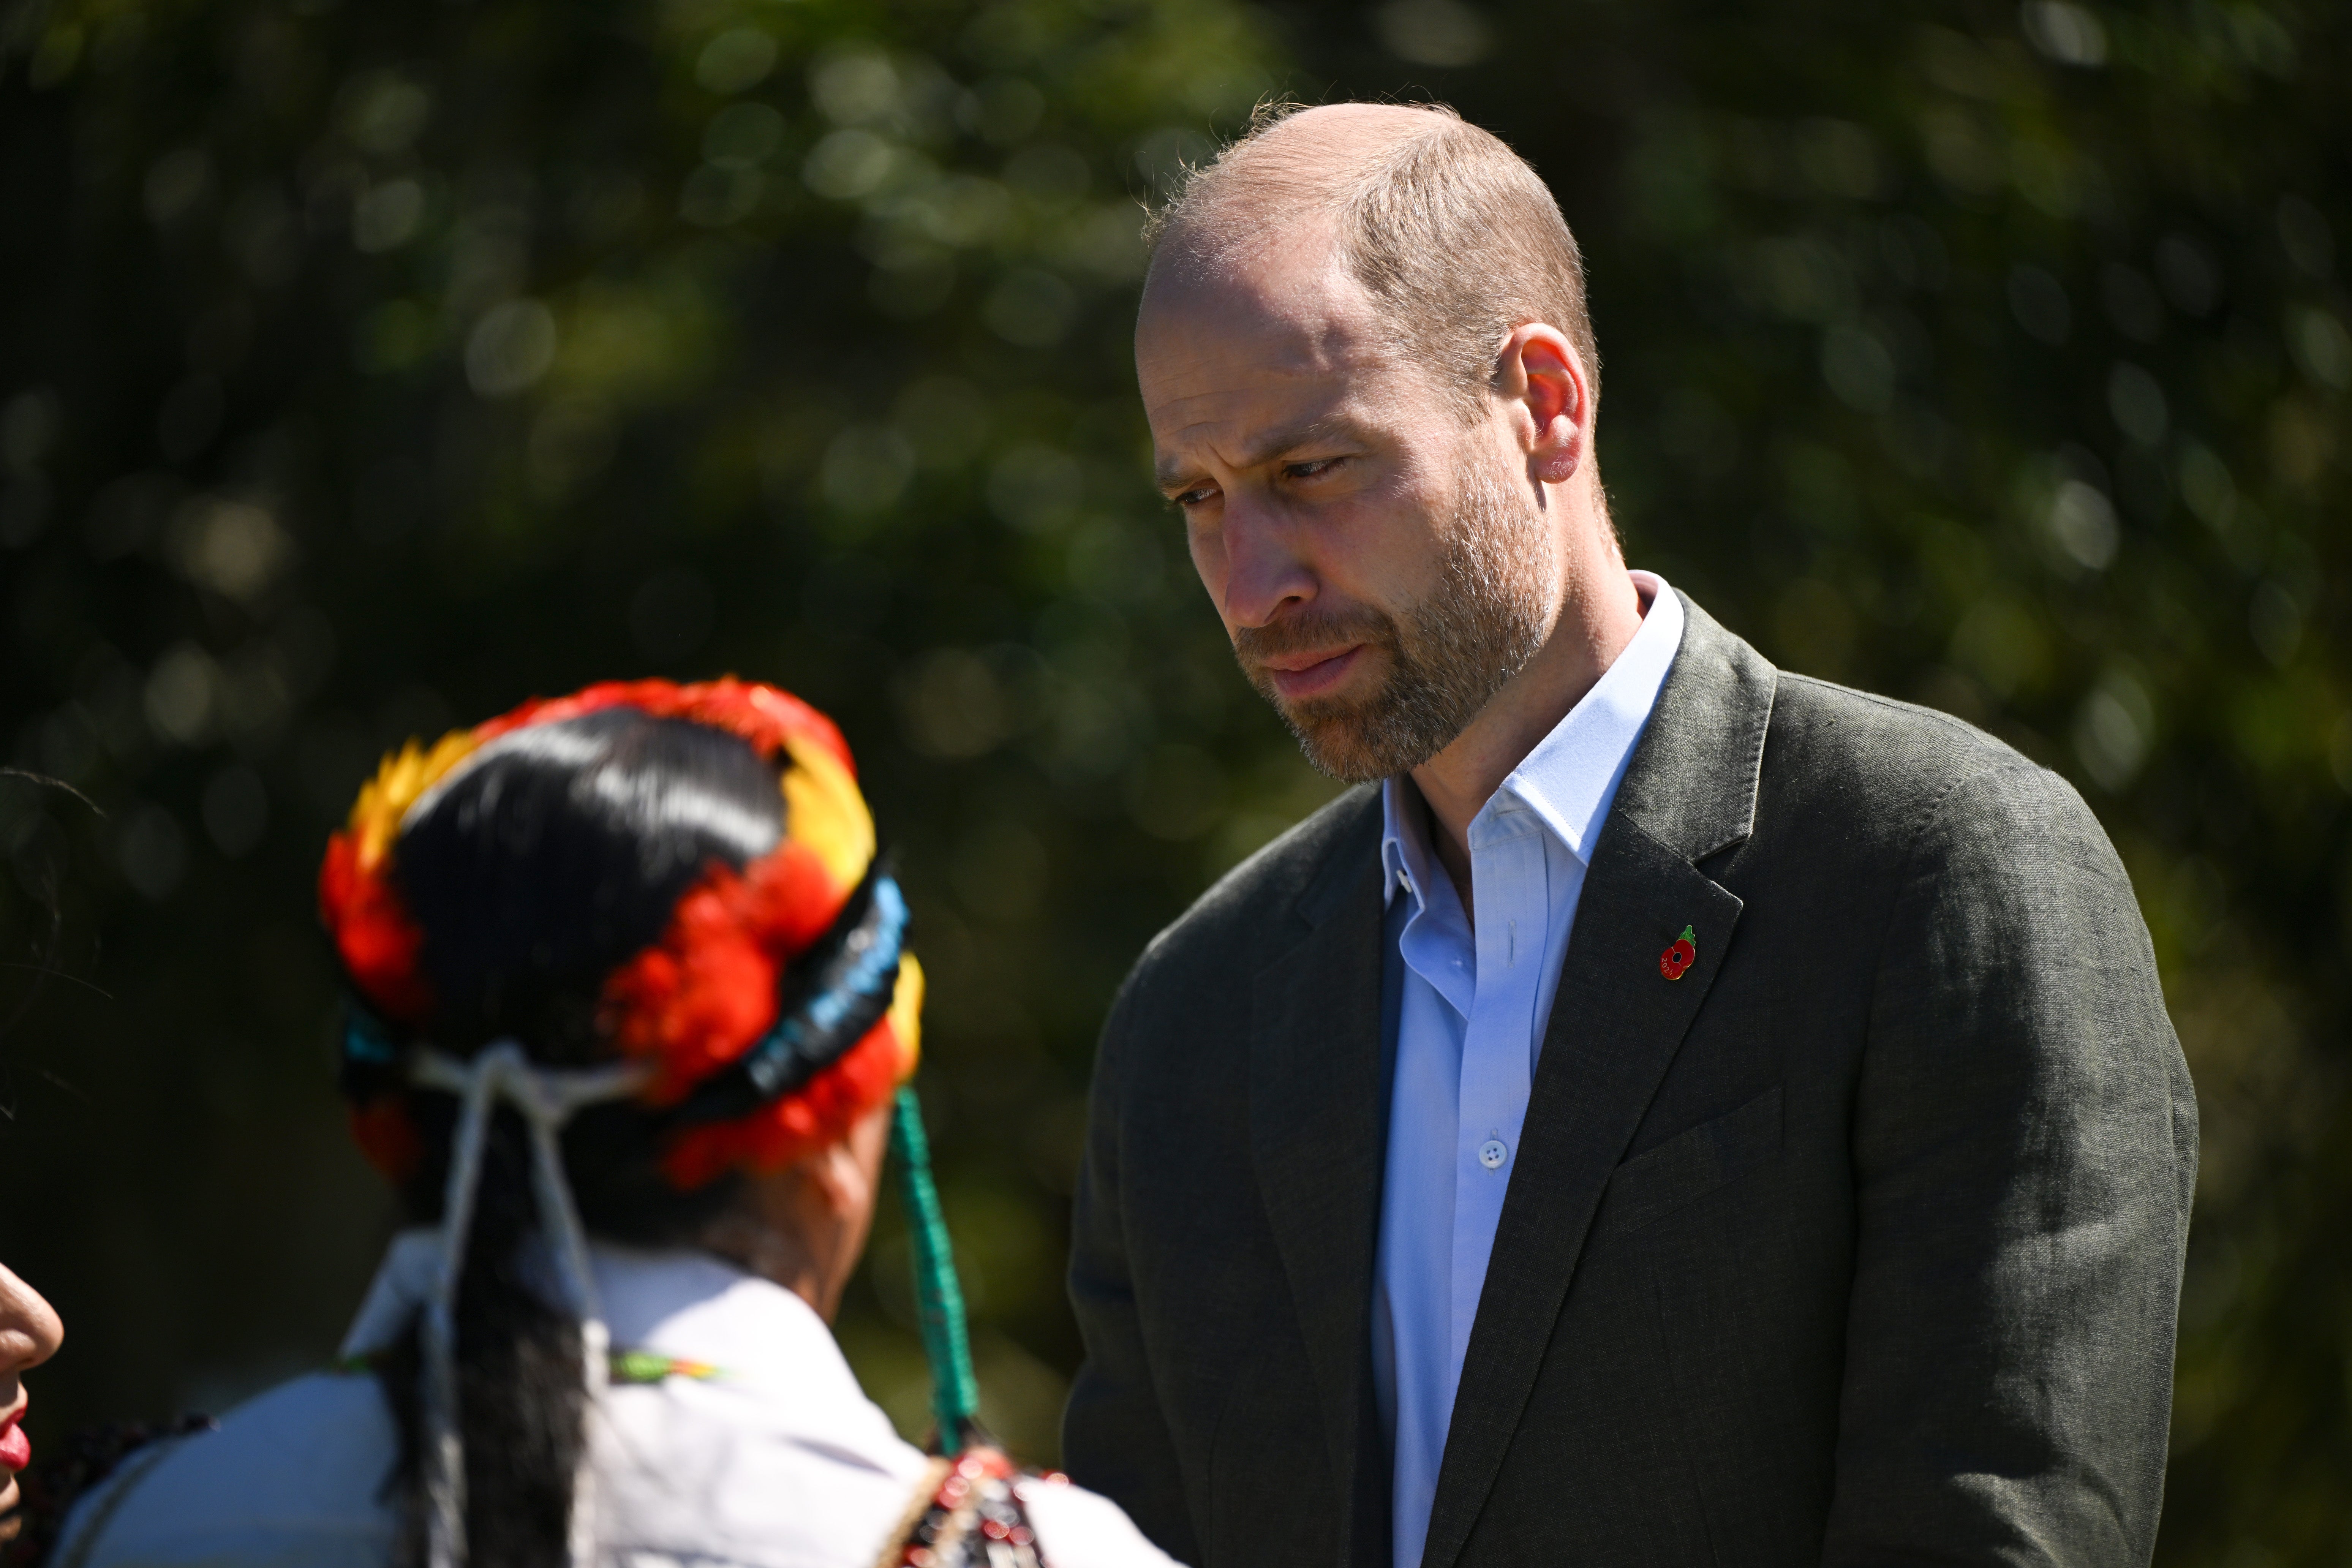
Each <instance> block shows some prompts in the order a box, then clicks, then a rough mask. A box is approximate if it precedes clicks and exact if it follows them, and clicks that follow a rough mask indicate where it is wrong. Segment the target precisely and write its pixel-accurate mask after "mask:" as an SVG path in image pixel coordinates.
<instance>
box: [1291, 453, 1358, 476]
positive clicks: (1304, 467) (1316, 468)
mask: <svg viewBox="0 0 2352 1568" xmlns="http://www.w3.org/2000/svg"><path fill="white" fill-rule="evenodd" d="M1347 460H1348V459H1347V458H1310V459H1308V460H1307V461H1306V462H1303V463H1285V464H1283V465H1282V473H1283V477H1284V478H1285V479H1321V478H1322V477H1323V476H1324V475H1326V474H1328V473H1329V472H1330V471H1331V470H1332V469H1334V468H1338V467H1339V465H1340V464H1342V463H1344V462H1346V461H1347Z"/></svg>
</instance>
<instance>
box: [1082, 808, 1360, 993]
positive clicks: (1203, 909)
mask: <svg viewBox="0 0 2352 1568" xmlns="http://www.w3.org/2000/svg"><path fill="white" fill-rule="evenodd" d="M1380 830H1381V794H1380V788H1379V786H1378V785H1376V784H1359V785H1357V786H1356V787H1355V788H1353V789H1350V790H1349V791H1347V792H1346V793H1344V794H1342V795H1339V797H1338V798H1337V799H1335V800H1333V801H1331V802H1330V803H1329V804H1328V805H1325V806H1323V807H1322V809H1320V810H1319V811H1317V812H1316V813H1315V814H1314V815H1313V816H1309V817H1307V819H1306V820H1305V821H1303V822H1301V823H1299V824H1297V826H1294V827H1292V828H1290V829H1289V830H1288V831H1287V832H1286V833H1284V834H1282V835H1281V836H1280V837H1277V838H1276V839H1275V840H1274V841H1273V842H1272V843H1270V844H1268V845H1266V846H1265V847H1264V848H1262V849H1260V850H1258V851H1257V852H1256V853H1255V854H1254V855H1252V856H1250V857H1249V858H1247V859H1245V860H1244V861H1243V862H1242V863H1241V864H1240V865H1238V866H1235V867H1234V868H1233V869H1232V870H1230V871H1228V872H1226V873H1225V874H1224V875H1223V877H1220V878H1219V879H1217V881H1216V883H1215V884H1214V885H1213V886H1212V887H1211V888H1210V889H1209V890H1208V891H1206V892H1204V893H1202V895H1201V896H1200V897H1199V898H1198V899H1195V900H1193V901H1192V908H1190V909H1188V910H1185V911H1184V912H1183V913H1182V914H1181V915H1180V916H1178V917H1177V919H1176V920H1175V921H1174V922H1173V923H1172V924H1171V925H1170V926H1169V927H1168V928H1167V929H1166V930H1164V931H1161V932H1160V934H1159V935H1158V936H1155V937H1153V938H1152V939H1151V942H1150V945H1148V946H1147V947H1145V949H1144V950H1143V955H1142V956H1141V957H1140V958H1139V959H1137V960H1136V963H1135V967H1134V969H1133V971H1132V972H1130V973H1129V977H1128V984H1127V986H1126V988H1125V989H1126V992H1127V993H1128V994H1134V993H1136V992H1139V991H1141V990H1146V989H1160V988H1163V987H1167V986H1171V985H1172V986H1178V987H1187V986H1189V985H1190V984H1193V983H1195V982H1198V981H1201V980H1203V979H1211V980H1218V981H1223V980H1229V979H1230V978H1231V977H1232V976H1233V975H1234V973H1236V972H1237V971H1238V970H1241V969H1244V968H1254V967H1255V965H1254V964H1252V963H1250V959H1251V956H1252V955H1253V954H1257V953H1264V952H1271V951H1275V950H1276V949H1278V948H1279V947H1280V946H1281V945H1283V944H1284V943H1285V942H1286V938H1287V937H1290V936H1292V935H1293V934H1294V933H1295V932H1296V931H1298V930H1299V929H1300V928H1301V927H1302V926H1303V925H1304V923H1305V922H1306V921H1307V920H1308V919H1309V918H1311V914H1312V913H1313V912H1319V911H1315V910H1314V908H1313V907H1314V905H1315V904H1316V902H1317V900H1318V899H1322V898H1327V897H1328V896H1330V895H1332V894H1333V893H1335V892H1336V891H1338V890H1339V884H1341V883H1344V882H1345V880H1346V879H1347V874H1348V872H1349V870H1350V869H1351V868H1352V869H1361V868H1369V867H1371V866H1373V865H1376V864H1377V863H1378V858H1379V855H1380Z"/></svg>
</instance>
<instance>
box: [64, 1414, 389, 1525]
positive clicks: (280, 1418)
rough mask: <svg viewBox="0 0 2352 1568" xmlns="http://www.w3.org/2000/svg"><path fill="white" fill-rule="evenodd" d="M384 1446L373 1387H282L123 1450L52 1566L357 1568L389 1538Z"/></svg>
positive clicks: (384, 1427) (383, 1418)
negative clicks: (206, 1426) (206, 1422)
mask: <svg viewBox="0 0 2352 1568" xmlns="http://www.w3.org/2000/svg"><path fill="white" fill-rule="evenodd" d="M395 1446H396V1437H395V1435H394V1428H393V1424H392V1415H391V1412H390V1411H389V1410H388V1409H387V1408H386V1407H385V1405H384V1403H383V1394H381V1393H380V1392H379V1391H378V1389H377V1387H376V1384H375V1380H374V1379H373V1378H372V1377H368V1376H364V1375H361V1374H357V1373H351V1374H345V1373H311V1374H310V1375H308V1376H304V1377H298V1378H294V1379H292V1380H290V1381H289V1382H286V1383H282V1384H278V1386H276V1387H275V1388H272V1389H269V1390H268V1391H267V1392H265V1393H263V1394H258V1395H257V1396H255V1397H254V1398H252V1399H250V1400H247V1402H246V1403H245V1404H243V1405H238V1406H237V1407H236V1409H234V1410H232V1411H230V1412H229V1413H228V1414H227V1415H225V1416H223V1417H222V1418H221V1421H220V1425H219V1426H216V1427H215V1428H213V1429H212V1430H210V1431H200V1432H194V1433H191V1434H189V1435H187V1436H182V1437H173V1438H166V1439H164V1440H163V1441H161V1442H159V1443H156V1444H154V1445H152V1446H151V1447H146V1448H142V1449H138V1450H134V1451H133V1452H132V1453H131V1455H130V1456H128V1457H127V1458H125V1459H124V1460H123V1461H122V1463H121V1466H120V1467H119V1468H117V1469H116V1471H115V1473H114V1474H113V1475H112V1476H110V1477H109V1478H108V1479H107V1482H106V1483H105V1484H104V1485H103V1486H101V1487H100V1489H97V1490H96V1491H94V1492H93V1493H92V1494H91V1495H90V1496H89V1498H87V1499H85V1500H83V1502H82V1503H81V1504H80V1505H79V1507H78V1508H77V1509H76V1510H75V1512H74V1516H73V1518H72V1520H71V1521H69V1523H68V1529H67V1536H66V1540H67V1542H68V1543H77V1544H75V1545H74V1546H73V1548H72V1551H71V1552H64V1553H61V1554H60V1555H59V1557H58V1561H60V1562H79V1563H87V1564H88V1565H89V1568H108V1565H110V1564H112V1565H117V1568H129V1565H131V1564H135V1563H164V1562H169V1563H213V1562H219V1563H232V1562H238V1563H283V1564H288V1565H289V1568H290V1565H307V1564H311V1563H317V1564H320V1568H324V1565H325V1564H328V1563H345V1562H358V1561H365V1560H368V1558H369V1557H370V1556H371V1554H380V1552H381V1550H382V1549H383V1548H385V1547H387V1546H388V1544H389V1542H390V1541H391V1537H392V1519H391V1515H390V1513H389V1511H388V1510H386V1509H385V1507H384V1506H383V1502H382V1500H380V1498H379V1496H378V1493H379V1491H380V1489H381V1488H382V1486H383V1478H384V1475H385V1472H386V1469H387V1468H388V1467H389V1466H390V1464H391V1462H392V1459H393V1456H394V1450H395ZM84 1536H88V1537H89V1540H88V1542H86V1543H82V1541H81V1538H82V1537H84Z"/></svg>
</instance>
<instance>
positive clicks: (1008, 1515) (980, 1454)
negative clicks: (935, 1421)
mask: <svg viewBox="0 0 2352 1568" xmlns="http://www.w3.org/2000/svg"><path fill="white" fill-rule="evenodd" d="M1047 1479H1058V1478H1047ZM1026 1480H1027V1478H1024V1476H1023V1475H1022V1473H1021V1471H1020V1470H1019V1469H1018V1468H1015V1467H1014V1466H1013V1461H1012V1460H1011V1459H1009V1458H1005V1456H1004V1453H1003V1450H1002V1449H998V1448H987V1447H973V1448H967V1449H965V1450H964V1451H963V1452H962V1453H961V1454H960V1455H958V1456H957V1457H956V1458H954V1459H953V1460H952V1461H950V1460H947V1459H935V1460H933V1461H932V1462H931V1468H930V1470H929V1473H928V1474H927V1475H926V1476H925V1477H924V1482H923V1488H922V1489H921V1490H920V1491H919V1492H918V1493H917V1495H916V1502H915V1507H914V1510H913V1511H912V1513H911V1515H910V1516H909V1519H908V1523H907V1525H906V1526H905V1528H903V1529H901V1530H900V1531H898V1533H897V1534H896V1535H895V1536H893V1537H892V1539H891V1544H890V1545H889V1546H888V1547H887V1549H886V1550H885V1551H884V1552H883V1555H882V1558H881V1561H880V1563H878V1564H877V1568H1045V1554H1044V1553H1043V1552H1040V1551H1039V1550H1038V1546H1037V1536H1036V1532H1035V1531H1033V1530H1031V1529H1030V1527H1029V1510H1028V1509H1027V1508H1026V1507H1025V1506H1024V1504H1023V1502H1022V1500H1021V1489H1022V1487H1023V1486H1024V1484H1026Z"/></svg>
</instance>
